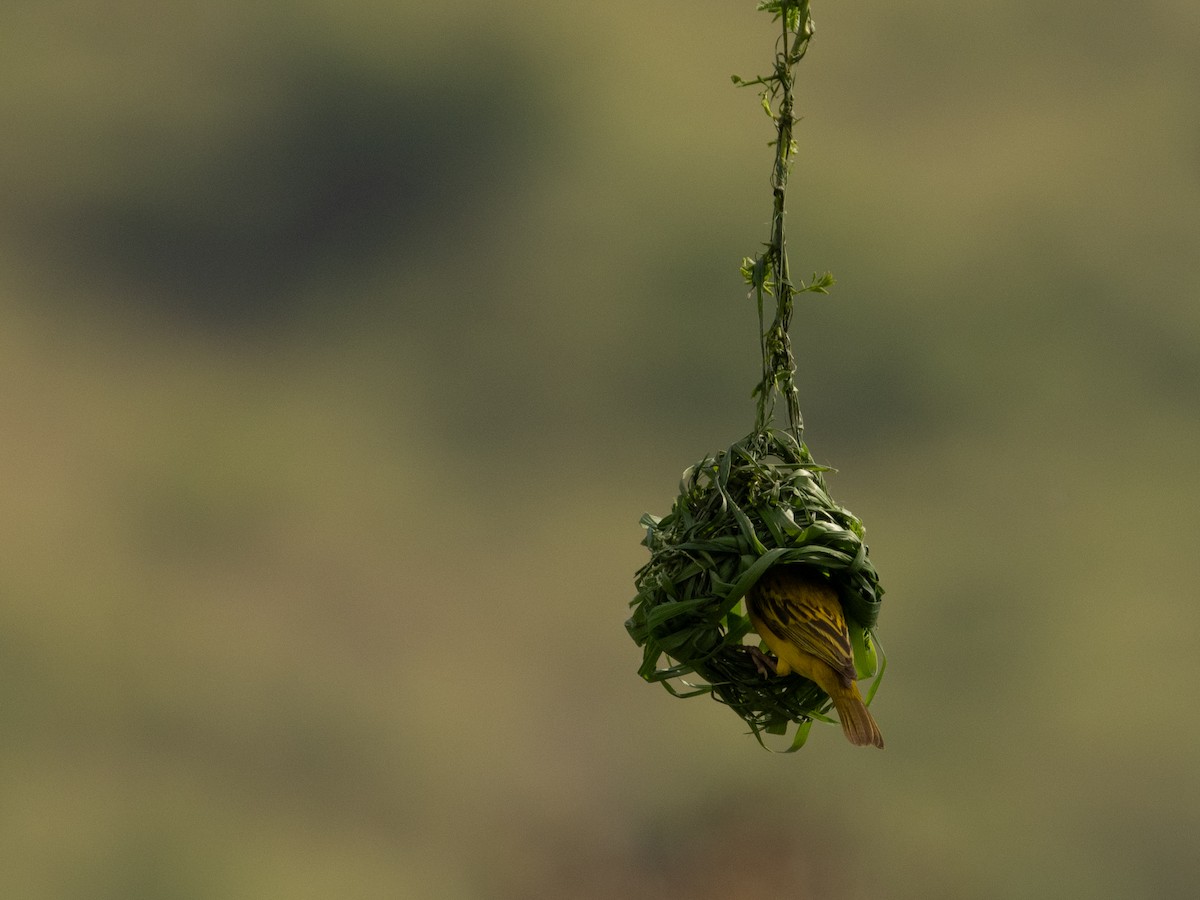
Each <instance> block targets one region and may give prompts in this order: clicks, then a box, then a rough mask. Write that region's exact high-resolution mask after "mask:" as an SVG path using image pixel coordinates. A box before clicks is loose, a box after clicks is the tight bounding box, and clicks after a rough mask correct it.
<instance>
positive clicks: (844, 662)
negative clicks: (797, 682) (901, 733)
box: [746, 566, 883, 747]
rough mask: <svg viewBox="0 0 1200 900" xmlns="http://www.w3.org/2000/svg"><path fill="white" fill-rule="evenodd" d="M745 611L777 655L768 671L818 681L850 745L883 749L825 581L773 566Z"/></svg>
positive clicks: (842, 616)
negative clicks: (770, 669)
mask: <svg viewBox="0 0 1200 900" xmlns="http://www.w3.org/2000/svg"><path fill="white" fill-rule="evenodd" d="M746 611H747V612H748V613H749V614H750V622H751V623H752V624H753V625H754V628H755V630H756V631H757V632H758V633H759V635H760V636H761V637H762V639H763V640H764V641H765V642H766V644H767V646H768V647H770V648H771V650H772V651H774V653H775V656H776V657H778V660H777V661H776V662H775V663H774V665H773V666H771V664H770V660H769V659H767V660H766V663H767V665H768V667H770V668H774V670H775V673H776V674H778V675H787V674H788V673H789V672H795V673H796V674H797V675H802V676H803V677H805V678H807V679H808V680H809V681H813V682H816V684H817V687H819V688H820V689H821V690H823V691H824V692H825V693H826V694H828V695H829V698H830V699H831V700H833V705H834V707H835V708H836V709H837V712H838V718H839V719H840V720H841V723H842V731H844V732H845V734H846V739H847V740H849V741H850V743H852V744H854V745H856V746H859V747H865V746H867V745H873V746H875V747H882V746H883V735H882V734H881V733H880V731H879V725H878V724H877V723H876V722H875V719H874V717H873V716H872V715H871V712H870V710H868V709H867V705H866V704H865V703H863V698H862V694H860V693H859V691H858V684H857V682H856V677H857V673H856V672H855V670H854V654H853V651H852V650H851V647H850V632H849V630H848V629H847V628H846V614H845V613H844V612H843V611H842V604H841V603H840V602H839V601H838V596H837V592H835V591H834V589H833V587H832V586H831V585H830V584H829V580H828V579H827V578H825V577H824V576H821V575H817V574H814V573H812V572H811V571H810V570H806V569H804V567H803V566H776V567H774V568H772V569H769V570H768V571H767V573H766V574H765V575H763V577H762V578H760V579H759V580H758V583H757V584H756V585H754V587H752V588H751V589H750V593H748V594H747V595H746ZM760 657H761V654H760ZM761 658H763V659H765V657H761Z"/></svg>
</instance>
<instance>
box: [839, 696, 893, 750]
mask: <svg viewBox="0 0 1200 900" xmlns="http://www.w3.org/2000/svg"><path fill="white" fill-rule="evenodd" d="M838 693H839V696H837V697H834V700H833V702H834V706H836V707H837V711H838V718H839V719H841V721H842V731H843V732H845V734H846V740H848V741H849V742H850V743H852V744H854V745H855V746H856V747H868V746H870V747H879V748H880V749H883V733H882V732H880V730H879V723H877V722H876V721H875V717H874V716H872V715H871V711H870V710H869V709H867V704H865V703H863V699H862V694H860V693H859V692H858V685H857V684H855V683H854V682H851V683H850V687H849V689H848V690H846V691H844V692H842V691H839V692H838Z"/></svg>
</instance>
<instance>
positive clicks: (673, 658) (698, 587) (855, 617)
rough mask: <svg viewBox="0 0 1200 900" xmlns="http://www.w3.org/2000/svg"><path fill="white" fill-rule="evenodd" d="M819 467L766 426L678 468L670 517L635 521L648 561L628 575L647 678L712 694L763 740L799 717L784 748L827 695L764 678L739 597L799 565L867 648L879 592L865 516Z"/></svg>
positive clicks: (793, 680)
mask: <svg viewBox="0 0 1200 900" xmlns="http://www.w3.org/2000/svg"><path fill="white" fill-rule="evenodd" d="M825 471H828V469H827V468H826V467H823V466H819V465H817V464H816V463H815V462H814V461H813V458H812V456H811V454H810V453H809V451H808V448H807V447H805V446H804V444H803V443H802V442H801V441H799V440H798V439H797V438H796V437H795V436H794V435H793V434H791V433H789V432H786V431H779V430H775V429H762V430H759V431H756V432H754V433H752V434H750V435H748V436H747V437H745V438H743V439H742V440H740V441H738V442H737V443H735V444H733V445H732V446H731V447H729V449H727V450H725V451H722V452H719V453H717V454H716V455H714V456H707V457H705V458H704V459H702V460H701V461H700V462H698V463H697V464H696V465H694V466H692V467H691V468H689V469H688V470H687V471H685V472H684V474H683V479H682V481H681V483H680V489H679V496H678V498H676V500H675V505H674V507H673V508H672V510H671V512H670V514H669V515H667V516H665V517H663V518H661V519H660V518H658V517H656V516H651V515H645V516H643V517H642V524H643V525H644V526H645V527H646V537H645V538H644V539H643V541H642V543H643V544H644V545H645V546H646V547H647V548H648V549H649V550H650V561H649V562H648V563H646V565H644V566H643V567H642V568H641V569H640V570H639V571H638V573H637V576H636V578H635V586H636V587H637V591H638V593H637V597H635V598H634V600H633V601H632V602H631V604H630V605H631V606H632V607H633V610H634V611H633V615H632V616H631V617H630V618H629V620H628V621H626V623H625V627H626V628H627V629H628V631H629V634H630V636H631V637H632V638H633V639H634V641H636V642H637V644H638V646H640V647H642V648H643V651H644V656H643V661H642V665H641V667H640V668H639V669H638V673H639V674H640V675H641V676H642V677H643V678H644V679H646V680H647V681H657V682H659V683H661V684H662V685H663V686H664V687H666V688H667V690H669V691H670V692H671V693H672V694H675V695H676V696H680V697H690V696H696V695H701V694H711V695H712V696H713V698H714V699H716V700H718V701H719V702H721V703H724V704H726V705H727V706H729V707H730V708H732V709H733V710H734V711H735V712H736V713H737V714H738V715H739V716H741V717H742V718H743V719H744V720H745V721H746V722H747V723H749V725H750V727H751V729H752V730H753V731H754V734H755V735H756V736H757V737H758V738H759V740H760V742H761V740H762V732H764V731H765V732H767V733H769V734H782V733H784V732H786V730H787V728H788V725H789V723H791V722H796V723H799V724H800V729H799V730H798V732H797V735H796V741H795V743H794V745H793V747H792V749H797V748H798V747H799V746H800V745H801V744H803V741H804V738H805V737H806V735H807V733H808V728H809V726H810V725H811V723H812V719H814V718H819V719H825V718H826V716H825V713H826V712H827V710H828V709H829V705H830V704H829V698H828V697H827V696H826V695H825V693H824V692H823V691H821V689H820V688H818V687H817V686H816V685H815V684H813V683H812V682H811V681H809V680H808V679H805V678H802V677H800V676H797V675H791V676H786V677H769V678H768V677H765V676H764V675H763V674H762V672H761V671H760V670H759V667H758V666H757V665H756V663H755V659H754V657H753V656H752V654H751V653H750V652H749V648H748V647H747V646H745V644H744V642H743V638H745V637H746V635H747V634H749V633H750V632H751V631H752V630H753V628H752V626H751V624H750V621H749V619H748V618H747V617H746V616H745V615H744V614H743V613H742V612H739V611H738V606H739V602H740V601H741V600H742V598H743V597H744V596H745V595H746V593H747V591H749V590H750V588H751V587H753V585H754V584H755V582H756V581H758V579H759V577H760V576H762V574H763V573H764V572H766V571H767V569H769V568H770V567H771V566H774V565H780V564H785V563H786V564H802V565H805V566H808V567H810V568H812V569H814V570H817V571H820V572H824V573H826V574H827V575H828V577H829V579H830V582H831V584H832V586H833V587H834V589H835V590H836V591H837V593H838V596H839V598H840V599H841V601H842V606H843V607H844V609H845V612H846V616H847V619H848V621H849V622H850V623H851V627H852V630H853V627H854V626H855V625H857V626H859V627H860V628H861V629H863V630H864V632H865V634H866V640H867V642H868V645H869V642H870V629H871V628H872V627H873V626H874V625H875V622H876V620H877V618H878V617H879V605H880V601H881V598H882V596H883V589H882V588H881V587H880V585H879V576H878V575H877V574H876V572H875V567H874V566H873V565H872V564H871V561H870V560H869V559H868V558H867V545H866V543H864V541H863V527H862V523H861V522H860V521H859V520H858V519H857V518H855V516H854V515H853V514H851V513H850V512H849V511H848V510H846V509H843V508H842V507H840V506H838V505H837V504H836V503H834V501H833V499H832V498H831V497H830V496H829V492H828V490H827V489H826V487H825V480H824V477H823V475H822V473H823V472H825ZM664 657H665V658H666V659H667V663H668V664H667V665H665V666H662V667H660V661H662V660H663V659H664ZM860 674H873V673H860ZM693 675H695V676H699V678H700V679H702V681H699V682H697V681H696V680H695V679H691V680H689V681H684V682H683V687H684V689H683V690H680V689H679V688H678V687H676V685H675V684H674V683H673V682H676V681H680V680H681V679H684V678H687V677H688V676H693ZM877 681H878V679H877Z"/></svg>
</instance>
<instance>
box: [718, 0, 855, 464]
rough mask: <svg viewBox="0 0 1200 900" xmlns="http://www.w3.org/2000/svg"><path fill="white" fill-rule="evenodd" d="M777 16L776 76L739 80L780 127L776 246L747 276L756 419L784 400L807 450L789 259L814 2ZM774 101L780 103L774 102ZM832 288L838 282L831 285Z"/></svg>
mask: <svg viewBox="0 0 1200 900" xmlns="http://www.w3.org/2000/svg"><path fill="white" fill-rule="evenodd" d="M760 8H761V9H766V10H768V11H770V12H773V13H774V14H775V15H776V16H777V18H778V19H779V22H780V28H781V33H780V35H779V38H778V40H777V42H776V49H775V65H774V69H773V71H772V73H771V74H770V75H768V76H763V77H760V78H757V79H755V80H754V81H750V82H743V81H740V80H739V79H735V82H736V83H738V84H758V85H761V86H762V88H763V90H762V94H761V99H762V104H763V108H764V109H765V110H766V111H767V114H768V115H770V116H771V118H772V120H773V121H774V123H775V127H776V137H775V140H774V142H773V145H774V147H775V160H774V164H773V167H772V172H771V193H772V198H773V210H772V217H771V235H770V240H769V241H768V242H767V243H766V244H765V245H764V247H765V249H764V251H763V252H762V253H761V254H760V255H759V256H758V257H757V258H756V259H754V260H745V261H744V262H743V270H742V271H743V275H744V276H745V277H746V280H747V281H748V282H749V283H750V284H751V285H752V286H753V287H754V288H755V292H756V299H757V301H758V324H759V334H760V335H761V350H762V363H763V368H762V381H761V382H760V383H759V385H758V387H757V388H756V389H755V394H756V395H757V398H758V405H757V414H756V417H755V426H756V430H758V431H760V432H761V431H764V430H765V429H766V428H767V427H768V426H769V425H770V423H771V421H772V420H773V418H774V407H775V395H776V394H779V395H780V396H781V397H783V399H784V402H785V404H786V406H787V417H788V430H789V431H790V432H791V433H792V435H793V437H795V438H796V441H797V442H798V443H800V444H801V445H803V435H804V419H803V417H802V416H801V414H800V397H799V391H798V390H797V388H796V359H795V356H794V354H793V352H792V344H791V338H790V335H789V328H790V325H791V317H792V308H793V305H794V298H795V295H796V293H797V289H796V286H795V285H793V283H792V280H791V272H790V269H789V266H788V258H787V234H786V227H785V225H786V210H787V204H786V199H787V182H788V174H789V173H790V171H791V165H792V157H793V155H794V154H795V151H796V146H795V142H794V140H793V137H792V129H793V126H794V125H795V122H796V117H795V112H794V110H795V98H794V93H793V87H794V84H795V78H794V75H793V69H794V67H795V66H796V64H797V63H798V62H799V61H800V60H801V59H802V58H803V57H804V54H805V53H806V52H807V50H808V43H809V41H810V40H811V39H812V36H813V22H812V16H811V15H810V12H809V0H780V2H776V3H764V4H762V5H761V6H760ZM773 101H774V102H773ZM827 283H832V279H827ZM800 290H823V287H822V286H820V285H818V284H817V283H816V282H815V281H814V285H811V286H806V285H801V287H800ZM768 294H773V295H774V297H775V316H774V319H773V321H772V323H771V326H770V328H765V319H764V305H765V297H766V295H768Z"/></svg>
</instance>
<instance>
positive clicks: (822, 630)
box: [757, 584, 855, 683]
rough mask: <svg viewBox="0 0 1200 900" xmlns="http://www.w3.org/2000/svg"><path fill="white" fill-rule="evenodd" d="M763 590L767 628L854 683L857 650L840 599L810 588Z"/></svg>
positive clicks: (767, 587)
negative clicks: (823, 594) (852, 646)
mask: <svg viewBox="0 0 1200 900" xmlns="http://www.w3.org/2000/svg"><path fill="white" fill-rule="evenodd" d="M761 587H762V589H761V590H760V591H758V597H757V599H758V602H759V604H760V605H761V606H762V607H763V613H764V614H765V615H764V616H763V618H764V619H765V620H766V622H767V626H768V627H769V628H770V629H771V630H772V631H774V632H775V633H776V634H777V635H778V636H779V637H781V638H783V639H784V640H786V641H787V642H788V643H790V644H793V645H795V646H796V647H798V648H799V649H800V650H802V651H804V652H805V653H807V654H809V655H810V656H815V657H816V658H817V659H819V660H821V662H823V663H826V664H827V665H829V666H830V667H831V668H832V669H833V670H834V671H835V672H837V673H839V674H840V675H841V676H842V679H843V681H847V679H848V681H847V683H849V681H853V680H854V678H855V671H854V651H853V650H852V649H851V647H850V632H849V630H848V629H847V628H846V619H845V616H844V615H843V613H842V609H841V606H840V605H839V604H838V602H837V600H836V599H835V598H833V597H823V596H821V594H820V593H818V591H820V590H822V589H821V588H813V587H809V586H807V585H805V586H802V587H799V588H796V587H795V586H789V588H787V589H783V590H781V589H779V587H777V586H776V585H772V584H767V585H762V586H761ZM825 590H828V588H825Z"/></svg>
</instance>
